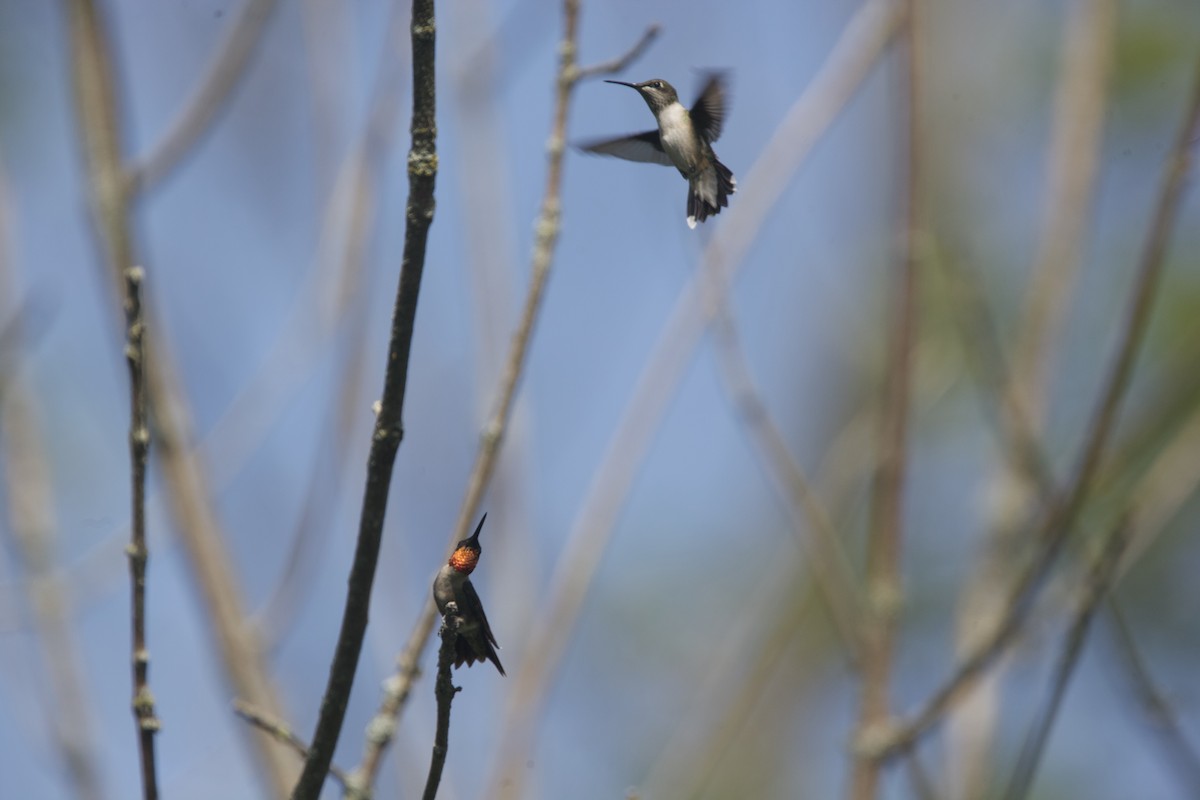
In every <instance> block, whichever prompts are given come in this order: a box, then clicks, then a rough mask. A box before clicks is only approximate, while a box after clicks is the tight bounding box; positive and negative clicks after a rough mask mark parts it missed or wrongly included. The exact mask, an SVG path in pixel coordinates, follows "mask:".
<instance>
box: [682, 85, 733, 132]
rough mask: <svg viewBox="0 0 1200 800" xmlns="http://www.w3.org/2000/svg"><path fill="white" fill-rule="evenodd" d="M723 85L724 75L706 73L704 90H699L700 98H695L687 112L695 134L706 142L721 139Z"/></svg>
mask: <svg viewBox="0 0 1200 800" xmlns="http://www.w3.org/2000/svg"><path fill="white" fill-rule="evenodd" d="M725 83H726V81H725V75H724V73H720V72H710V73H708V78H707V80H706V81H705V82H704V88H702V89H701V90H700V96H699V97H697V98H696V103H695V105H693V106H692V110H691V111H690V112H689V113H690V114H691V117H692V125H694V126H695V128H696V133H698V134H699V135H700V136H702V137H703V138H704V140H705V141H708V142H715V141H716V140H717V139H719V138H721V126H722V125H724V124H725V100H726V95H727V92H726V88H725Z"/></svg>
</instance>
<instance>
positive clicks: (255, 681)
mask: <svg viewBox="0 0 1200 800" xmlns="http://www.w3.org/2000/svg"><path fill="white" fill-rule="evenodd" d="M67 5H68V8H69V10H70V23H71V24H70V34H71V42H70V46H69V48H68V51H69V52H70V54H71V67H72V78H73V81H72V84H73V88H74V99H75V108H76V115H77V118H78V126H79V132H80V138H81V143H82V145H83V150H84V155H85V156H86V160H87V166H88V179H89V190H90V195H91V202H92V214H93V218H94V223H95V227H96V232H97V234H98V237H99V239H100V245H101V248H102V252H103V254H104V261H105V262H106V264H107V266H108V274H109V278H110V281H111V283H112V285H113V287H114V288H115V289H117V292H116V293H117V294H121V293H122V292H123V286H124V270H125V269H126V268H127V267H129V266H131V265H132V264H134V263H135V259H134V249H135V248H134V241H133V233H132V221H131V216H130V202H131V199H132V198H131V196H130V191H129V190H130V184H129V181H128V180H127V179H126V176H125V172H124V171H123V170H122V166H121V134H120V127H119V120H120V114H119V113H118V103H117V90H116V82H115V79H114V77H113V59H112V56H111V54H110V53H109V50H108V48H109V42H108V38H107V35H106V33H105V30H104V20H103V19H102V17H101V16H100V14H99V12H98V11H97V9H96V6H95V2H94V0H67ZM152 311H153V309H152V308H151V309H147V310H146V318H147V324H148V325H149V326H150V327H151V328H153V329H155V330H161V329H162V328H163V326H162V325H159V324H158V323H157V322H156V321H155V319H154V316H153V313H152ZM151 344H152V345H153V344H155V343H154V342H152V343H151ZM145 377H146V404H147V410H148V413H149V418H150V419H151V421H152V422H153V423H154V438H155V441H156V442H157V444H158V453H159V458H158V460H157V463H158V466H159V469H161V471H162V473H163V476H164V478H165V483H166V485H167V490H168V500H169V502H170V508H171V514H172V518H173V521H174V523H175V526H176V527H177V529H178V530H179V533H180V538H181V540H182V542H183V544H184V547H185V549H186V551H187V555H188V559H189V566H190V567H191V569H192V571H193V573H194V575H195V577H196V582H197V584H198V585H199V587H200V590H201V596H202V598H203V601H204V603H205V606H206V608H207V609H208V612H209V613H208V615H207V617H208V620H209V622H210V624H211V629H210V630H211V633H212V635H213V638H214V639H215V641H216V645H217V647H216V650H217V652H219V653H220V655H221V663H222V666H223V668H224V670H225V674H226V677H227V679H228V681H229V682H230V684H231V685H232V688H233V690H234V693H235V694H237V695H239V696H242V697H246V698H248V699H250V700H252V701H253V702H255V703H257V704H258V705H261V706H263V707H265V708H268V709H271V710H272V711H273V712H274V713H278V709H279V708H280V707H281V706H280V702H279V700H278V698H277V696H276V694H275V688H274V686H273V685H272V683H271V679H270V676H269V674H268V672H267V667H266V663H265V661H264V659H263V656H262V651H261V648H260V647H259V643H258V640H257V638H256V637H255V636H254V632H253V631H252V630H251V629H249V628H248V626H247V624H246V615H245V612H244V609H243V605H242V600H241V591H240V589H239V587H238V585H237V582H236V579H235V576H234V570H233V569H232V566H231V564H232V559H231V558H230V556H229V553H228V551H227V549H226V547H225V537H224V536H223V534H222V531H221V526H220V523H219V521H218V519H217V517H216V511H215V509H214V506H213V502H212V492H211V489H210V486H209V483H208V476H207V474H206V473H205V471H204V468H203V466H202V465H201V464H200V462H199V460H198V458H197V456H196V454H195V452H194V450H193V449H192V446H191V443H192V438H193V437H192V423H191V414H190V410H189V408H188V403H187V399H186V395H185V394H184V392H183V390H182V388H181V386H180V382H179V379H178V377H177V376H176V375H175V370H174V365H173V363H172V361H171V359H170V357H169V355H167V351H166V348H165V347H162V346H159V347H154V346H151V347H149V348H148V349H147V350H146V354H145ZM252 742H253V744H254V748H255V753H256V755H257V757H258V760H259V761H260V762H261V765H262V770H261V773H262V774H263V777H264V779H265V781H266V783H267V788H268V791H269V792H270V794H271V795H272V796H276V797H278V796H282V795H284V794H286V793H287V791H288V789H289V788H290V785H291V781H292V779H291V776H290V771H291V764H289V762H288V758H287V757H288V754H287V753H286V752H285V751H284V750H283V748H281V747H279V746H278V745H276V744H275V743H274V742H273V741H272V740H270V739H269V738H267V737H265V736H254V737H252Z"/></svg>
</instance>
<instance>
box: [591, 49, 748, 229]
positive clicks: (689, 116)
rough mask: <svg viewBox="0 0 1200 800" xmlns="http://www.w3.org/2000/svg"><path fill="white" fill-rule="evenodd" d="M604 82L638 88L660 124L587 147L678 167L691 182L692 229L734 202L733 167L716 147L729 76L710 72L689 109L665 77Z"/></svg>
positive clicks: (626, 157)
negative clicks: (681, 101)
mask: <svg viewBox="0 0 1200 800" xmlns="http://www.w3.org/2000/svg"><path fill="white" fill-rule="evenodd" d="M605 82H606V83H615V84H618V85H619V86H628V87H629V88H630V89H635V90H637V92H638V94H640V95H641V96H642V99H643V100H645V101H646V105H648V106H650V110H651V111H653V112H654V118H655V120H657V122H658V129H657V130H652V131H646V132H645V133H635V134H632V135H630V136H621V137H619V138H616V139H604V140H602V141H597V142H591V143H587V144H584V145H583V146H582V149H583V150H585V151H586V152H589V153H599V154H600V155H606V156H616V157H617V158H623V159H625V160H627V161H642V162H645V163H648V164H662V165H663V166H666V167H675V168H676V169H677V170H679V174H680V175H682V176H683V177H684V178H686V179H687V182H688V199H687V224H688V227H689V228H695V227H696V223H697V222H704V220H706V219H708V218H709V217H711V216H713V215H715V214H720V213H721V209H722V208H725V207H726V206H728V205H729V195H731V194H733V193H734V192H736V191H737V181H736V180H734V177H733V172H732V171H730V169H729V167H727V166H725V165H724V164H722V163H721V162H720V161H718V160H717V155H716V153H714V152H713V149H712V143H713V142H715V141H716V140H717V139H718V138H720V136H721V126H722V124H723V123H724V121H725V94H726V92H725V79H724V76H723V75H722V74H720V73H715V72H714V73H709V74H708V77H707V80H706V81H705V83H704V88H703V89H701V90H700V96H699V97H698V98H697V99H696V102H695V103H694V104H693V105H692V107H691V109H690V110H689V109H687V108H684V107H683V104H682V103H680V102H679V95H678V94H676V92H675V87H673V86H671V84H669V83H667V82H666V81H664V80H662V79H660V78H655V79H653V80H648V81H643V82H642V83H626V82H625V81H605Z"/></svg>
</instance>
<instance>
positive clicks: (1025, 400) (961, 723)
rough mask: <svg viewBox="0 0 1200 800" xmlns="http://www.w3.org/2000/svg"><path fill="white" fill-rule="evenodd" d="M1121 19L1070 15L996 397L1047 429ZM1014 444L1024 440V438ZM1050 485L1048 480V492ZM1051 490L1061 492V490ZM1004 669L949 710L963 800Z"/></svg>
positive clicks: (1008, 495) (986, 754)
mask: <svg viewBox="0 0 1200 800" xmlns="http://www.w3.org/2000/svg"><path fill="white" fill-rule="evenodd" d="M1115 22H1116V0H1095V1H1093V0H1073V2H1071V3H1068V9H1067V13H1066V16H1065V19H1064V20H1063V26H1062V27H1063V33H1062V48H1061V52H1062V58H1061V66H1060V68H1059V72H1058V78H1057V89H1056V92H1055V103H1054V122H1053V133H1052V136H1051V140H1050V145H1049V148H1048V152H1047V156H1046V160H1047V168H1046V176H1047V178H1046V187H1045V194H1044V200H1043V204H1042V207H1043V212H1042V223H1041V225H1042V232H1041V237H1040V240H1039V243H1038V251H1037V256H1036V257H1035V260H1034V264H1033V271H1032V278H1031V280H1030V281H1029V283H1028V286H1027V288H1026V293H1025V302H1024V306H1025V307H1024V311H1023V319H1022V322H1021V325H1020V327H1019V331H1020V333H1019V334H1018V341H1017V346H1016V349H1015V356H1014V364H1013V372H1012V375H1011V378H1012V382H1011V383H1009V381H1008V378H1005V380H1004V383H1003V384H1002V385H1001V386H1000V387H998V390H997V394H996V397H997V398H999V402H1000V403H1002V404H1005V405H1013V404H1017V405H1019V406H1020V408H1021V410H1022V411H1021V413H1022V414H1028V415H1029V420H1030V422H1031V423H1032V424H1033V425H1034V429H1035V430H1037V431H1040V430H1041V429H1042V427H1043V418H1044V416H1045V412H1044V410H1045V406H1046V405H1047V400H1046V398H1047V392H1046V380H1045V379H1046V377H1047V374H1048V373H1047V369H1046V367H1047V365H1048V364H1049V363H1051V354H1052V353H1054V352H1055V351H1056V346H1057V345H1058V343H1059V336H1058V333H1059V331H1060V330H1061V328H1062V324H1063V317H1064V316H1065V313H1066V310H1067V307H1068V302H1067V301H1068V297H1069V292H1070V287H1071V285H1072V284H1073V283H1074V279H1075V273H1076V272H1077V270H1078V266H1079V262H1080V260H1081V253H1082V251H1083V243H1084V239H1085V235H1086V233H1087V229H1088V219H1089V211H1090V210H1091V205H1092V202H1093V196H1094V192H1095V183H1096V175H1097V172H1098V169H1097V164H1098V161H1099V153H1100V144H1101V140H1102V138H1103V132H1104V109H1105V106H1106V90H1107V85H1108V76H1109V72H1110V69H1111V64H1112V54H1113V51H1114V49H1115V47H1114V45H1115V42H1116V35H1115V34H1116V25H1115ZM966 313H967V312H966V311H965V310H962V309H958V313H957V314H956V316H959V317H965V316H966ZM972 324H974V323H973V322H972ZM1006 395H1011V396H1012V399H1011V400H1009V398H1008V397H1007V396H1006ZM1006 438H1007V437H1006ZM1012 441H1013V442H1014V444H1016V443H1018V441H1019V440H1016V439H1013V440H1012ZM1027 473H1028V470H1027V469H1026V465H1025V464H1023V463H1022V462H1021V461H1019V460H1018V461H1016V462H1014V463H1013V464H1005V465H1003V466H1002V467H1001V468H1000V470H999V474H998V475H997V476H996V478H995V481H996V484H997V486H998V492H997V493H998V494H999V495H1000V496H1001V497H1003V498H1005V501H1006V502H1003V503H1001V504H997V505H996V506H995V507H994V512H993V513H992V515H991V517H992V518H991V520H989V522H988V528H989V531H988V533H987V539H986V544H985V549H984V554H983V556H982V557H981V558H980V560H979V563H978V564H977V565H976V567H975V568H974V570H973V573H974V574H973V575H972V577H971V578H970V579H969V580H968V581H967V582H966V585H965V589H964V591H963V595H962V598H961V601H960V603H959V610H958V620H959V624H958V630H957V633H956V640H955V648H956V652H958V653H967V652H970V649H971V648H972V647H973V646H974V644H975V639H976V638H977V637H978V636H979V633H980V632H981V631H988V630H991V629H992V627H993V626H994V625H995V623H996V620H998V619H999V618H1000V617H1001V616H1003V614H1004V612H1005V609H1004V608H1003V606H1002V605H1001V603H1002V602H1003V599H1004V587H1005V586H1006V585H1007V584H1008V582H1009V581H1010V580H1011V579H1012V575H1013V573H1014V571H1015V570H1014V562H1015V559H1014V558H1013V554H1014V553H1016V552H1020V550H1021V549H1022V548H1023V547H1026V546H1027V545H1028V542H1025V541H1024V540H1023V539H1022V537H1021V534H1022V533H1023V532H1024V530H1023V529H1024V527H1025V525H1026V520H1027V519H1028V518H1029V517H1030V516H1031V514H1030V509H1031V507H1032V506H1031V503H1030V491H1029V489H1030V485H1031V483H1030V477H1029V474H1027ZM1047 474H1048V473H1047ZM1046 486H1048V484H1041V486H1039V489H1040V488H1041V487H1046ZM1039 493H1040V492H1039ZM1045 496H1046V497H1053V496H1054V492H1053V490H1051V491H1050V492H1049V493H1047V494H1046V495H1045ZM1002 673H1003V667H1002V665H1001V664H997V665H996V668H995V669H993V670H992V671H991V673H990V674H989V675H988V676H987V677H986V678H985V679H984V680H981V681H980V683H979V685H978V687H977V689H976V691H975V692H974V693H972V695H971V696H970V697H968V698H966V699H964V701H963V702H962V703H960V704H959V705H958V706H956V707H955V708H954V709H953V710H952V711H951V713H950V714H949V716H948V719H947V731H948V735H947V745H948V746H947V748H946V753H945V764H946V766H947V771H948V773H949V776H948V777H949V778H950V780H949V786H950V788H951V793H952V794H954V795H955V796H957V797H963V798H968V799H969V798H976V799H977V798H982V797H983V796H984V795H985V794H986V792H987V786H988V784H989V782H990V781H989V772H990V765H991V761H992V759H993V754H994V752H995V749H996V748H995V747H994V743H993V739H994V736H995V731H996V729H997V727H998V718H999V710H1000V709H1001V707H1002V704H1001V703H1000V701H999V695H1000V686H1001V680H1002Z"/></svg>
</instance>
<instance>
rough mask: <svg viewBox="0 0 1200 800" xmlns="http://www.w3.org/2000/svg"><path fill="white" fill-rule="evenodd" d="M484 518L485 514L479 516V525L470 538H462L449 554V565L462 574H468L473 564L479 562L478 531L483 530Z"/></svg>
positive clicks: (480, 550) (485, 517)
mask: <svg viewBox="0 0 1200 800" xmlns="http://www.w3.org/2000/svg"><path fill="white" fill-rule="evenodd" d="M485 519H487V514H484V515H483V517H481V518H480V520H479V525H478V526H476V528H475V532H474V533H473V534H471V538H469V539H463V540H462V541H461V542H459V543H458V544H457V545H455V547H454V552H453V553H451V554H450V566H452V567H454V569H456V570H457V571H459V572H461V573H463V574H464V575H470V574H471V572H472V571H473V570H474V569H475V565H476V564H478V563H479V554H480V553H481V552H483V548H481V547H480V546H479V532H480V531H481V530H483V521H484V520H485Z"/></svg>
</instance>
